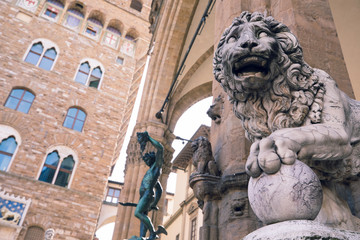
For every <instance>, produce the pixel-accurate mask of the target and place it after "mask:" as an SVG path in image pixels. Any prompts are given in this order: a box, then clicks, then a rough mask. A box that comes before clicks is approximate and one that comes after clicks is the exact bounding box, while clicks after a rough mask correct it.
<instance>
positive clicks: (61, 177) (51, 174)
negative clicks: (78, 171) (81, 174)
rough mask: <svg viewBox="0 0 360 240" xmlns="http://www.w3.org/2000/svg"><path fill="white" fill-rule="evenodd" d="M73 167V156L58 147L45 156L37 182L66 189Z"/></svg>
mask: <svg viewBox="0 0 360 240" xmlns="http://www.w3.org/2000/svg"><path fill="white" fill-rule="evenodd" d="M74 167H75V160H74V156H73V154H71V153H69V152H68V151H66V148H65V149H64V148H61V147H59V150H58V149H55V150H54V151H52V152H51V153H49V154H48V155H47V156H46V159H45V163H44V165H43V168H42V169H41V172H40V176H39V181H43V182H47V183H51V184H55V185H57V186H61V187H68V186H69V183H70V180H71V176H72V173H73V170H74Z"/></svg>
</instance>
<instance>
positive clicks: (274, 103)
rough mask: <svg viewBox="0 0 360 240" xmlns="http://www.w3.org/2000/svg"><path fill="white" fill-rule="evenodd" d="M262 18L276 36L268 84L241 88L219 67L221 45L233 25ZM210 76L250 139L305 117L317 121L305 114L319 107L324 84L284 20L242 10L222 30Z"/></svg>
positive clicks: (265, 134) (295, 124) (296, 123)
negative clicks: (265, 89) (228, 98)
mask: <svg viewBox="0 0 360 240" xmlns="http://www.w3.org/2000/svg"><path fill="white" fill-rule="evenodd" d="M259 21H262V22H263V23H265V24H266V26H267V28H268V29H269V30H270V32H271V33H272V34H273V35H272V36H273V37H274V38H275V39H276V40H277V43H278V50H277V53H276V55H277V56H276V57H275V59H273V60H272V61H271V63H270V65H269V70H270V72H271V76H272V77H271V79H270V81H271V86H270V87H269V89H268V90H267V91H266V92H265V93H264V92H263V91H262V92H259V91H254V90H247V89H244V88H243V87H242V86H241V85H240V84H235V82H234V81H235V80H234V78H233V76H232V75H231V73H229V72H227V71H225V70H224V68H223V62H224V61H226V59H222V58H223V47H224V45H225V44H226V41H225V39H226V37H227V35H228V34H229V33H230V32H231V30H232V29H233V28H236V27H238V26H240V25H241V24H244V23H247V22H259ZM213 65H214V76H215V79H216V80H217V81H218V82H220V84H221V86H222V87H223V89H224V90H225V92H226V93H227V94H228V95H229V97H230V101H231V102H232V103H233V110H234V113H235V115H236V116H237V117H238V118H240V119H241V120H242V123H243V127H244V129H245V130H246V134H247V137H248V138H249V139H250V140H251V141H255V140H257V139H261V138H263V137H266V136H268V135H270V134H271V132H273V131H275V130H277V129H281V128H289V127H298V126H301V125H302V124H304V122H305V120H306V118H307V117H308V119H309V120H310V121H311V122H312V123H318V122H319V119H315V118H313V117H312V115H311V114H309V112H310V111H320V112H321V110H322V104H323V103H322V97H323V94H324V87H323V85H322V83H321V81H319V77H318V76H317V74H316V71H315V70H314V69H312V68H311V67H310V66H309V65H308V64H307V63H306V62H305V61H304V59H303V52H302V48H301V47H300V45H299V43H298V40H297V39H296V37H295V36H294V35H293V34H292V33H291V32H290V30H289V28H288V27H287V26H285V25H284V24H282V23H280V22H278V21H276V20H275V19H273V18H272V17H265V16H264V15H263V14H260V13H257V12H255V13H252V14H251V13H249V12H243V13H242V14H241V15H240V17H237V18H235V19H234V21H233V23H232V24H231V26H230V27H229V28H227V29H226V30H225V32H224V33H223V35H222V37H221V39H220V42H219V44H218V48H217V50H216V52H215V56H214V61H213Z"/></svg>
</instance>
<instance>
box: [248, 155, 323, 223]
mask: <svg viewBox="0 0 360 240" xmlns="http://www.w3.org/2000/svg"><path fill="white" fill-rule="evenodd" d="M248 196H249V201H250V205H251V208H252V209H253V211H254V212H255V214H256V216H257V217H258V218H259V219H260V220H261V221H262V222H263V223H265V224H271V223H276V222H282V221H286V220H313V219H315V218H316V216H317V215H318V213H319V211H320V208H321V204H322V197H323V194H322V188H321V183H320V181H319V179H318V177H317V176H316V174H315V173H314V172H313V171H312V170H311V168H310V167H308V166H307V165H306V164H305V163H303V162H301V161H298V160H296V161H295V163H294V164H293V165H285V164H282V166H281V168H280V170H279V171H278V172H277V173H275V174H271V175H268V174H266V173H262V174H261V175H260V176H259V177H258V178H250V181H249V187H248Z"/></svg>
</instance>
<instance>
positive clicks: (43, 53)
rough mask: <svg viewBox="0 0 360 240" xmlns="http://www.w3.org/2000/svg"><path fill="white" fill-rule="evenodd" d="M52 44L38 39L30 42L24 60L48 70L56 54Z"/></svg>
mask: <svg viewBox="0 0 360 240" xmlns="http://www.w3.org/2000/svg"><path fill="white" fill-rule="evenodd" d="M44 45H45V46H44ZM54 45H55V44H53V43H51V42H50V41H46V42H44V41H38V42H36V43H34V44H32V46H31V48H30V50H29V51H28V53H27V55H26V57H25V59H24V61H25V62H28V63H31V64H33V65H35V66H38V67H41V68H42V69H45V70H48V71H50V70H51V69H52V67H53V65H54V62H55V59H56V57H57V54H58V53H57V50H56V48H55V46H54Z"/></svg>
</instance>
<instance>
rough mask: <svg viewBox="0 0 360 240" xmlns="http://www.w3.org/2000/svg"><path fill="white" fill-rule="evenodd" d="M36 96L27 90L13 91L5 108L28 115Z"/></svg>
mask: <svg viewBox="0 0 360 240" xmlns="http://www.w3.org/2000/svg"><path fill="white" fill-rule="evenodd" d="M34 99H35V95H34V94H32V93H31V92H29V91H27V90H25V89H13V90H12V91H11V93H10V95H9V97H8V99H7V100H6V102H5V107H8V108H11V109H14V110H17V111H20V112H23V113H28V112H29V110H30V107H31V104H32V103H33V101H34Z"/></svg>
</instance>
